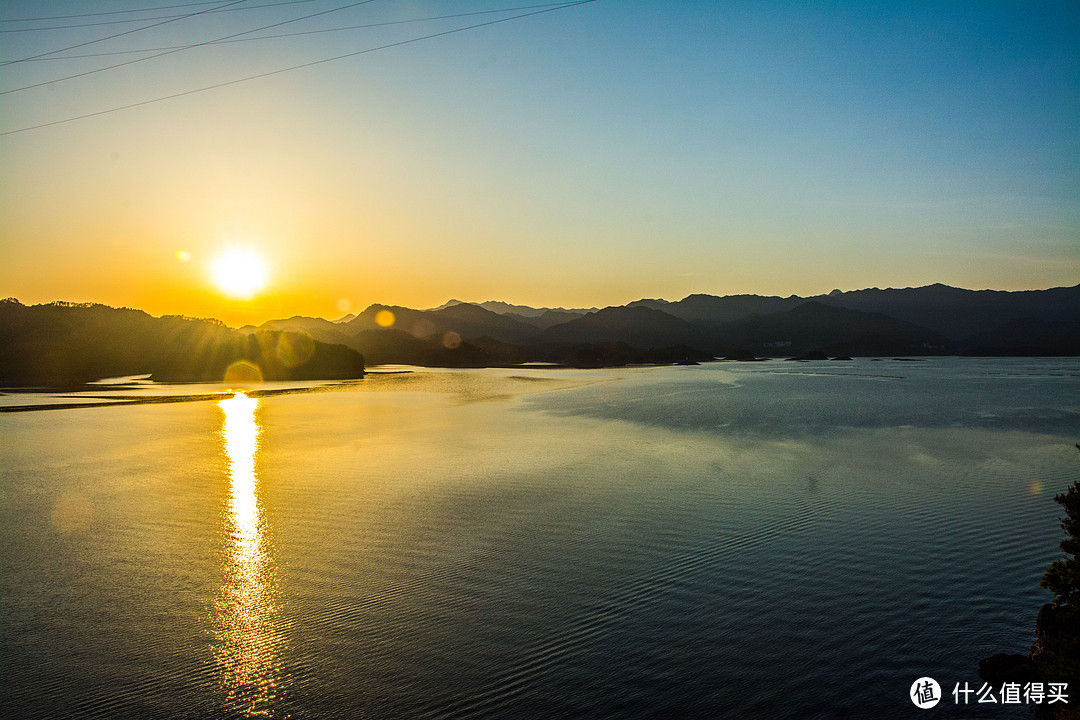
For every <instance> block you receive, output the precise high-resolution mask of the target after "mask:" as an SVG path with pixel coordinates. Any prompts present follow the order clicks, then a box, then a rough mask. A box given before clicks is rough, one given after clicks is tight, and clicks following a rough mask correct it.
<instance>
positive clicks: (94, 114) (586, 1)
mask: <svg viewBox="0 0 1080 720" xmlns="http://www.w3.org/2000/svg"><path fill="white" fill-rule="evenodd" d="M593 2H596V0H576V2H570V3H566V4H564V5H559V6H556V7H551V8H546V9H542V10H536V11H534V12H529V13H523V14H521V15H514V16H512V17H508V18H499V19H497V20H489V21H487V22H482V23H477V24H475V25H467V26H465V27H460V28H454V29H452V30H443V31H442V32H437V33H432V34H430V35H423V36H421V37H415V38H410V39H408V40H400V41H398V42H393V43H388V44H386V45H379V46H378V47H373V48H367V49H364V50H356V51H353V52H350V53H345V54H344V55H336V56H334V57H329V58H323V59H322V60H313V61H311V62H306V63H302V64H300V65H293V66H291V67H287V68H281V69H279V70H270V71H268V72H264V73H259V74H257V75H249V76H247V77H243V78H237V79H235V80H228V81H226V82H221V83H216V84H214V85H206V86H204V87H200V88H195V89H192V90H185V91H183V92H178V93H173V94H171V95H163V96H161V97H156V98H151V99H149V100H142V101H140V102H136V103H131V104H129V105H121V106H117V107H112V108H108V109H106V110H98V111H97V112H92V113H86V114H85V115H76V116H74V117H69V118H64V119H62V120H53V121H52V122H46V123H40V124H38V125H30V126H27V127H23V128H18V129H16V130H6V131H4V132H0V135H14V134H16V133H22V132H29V131H30V130H39V129H41V128H45V127H51V126H53V125H62V124H64V123H69V122H75V121H76V120H85V119H87V118H92V117H98V116H99V115H108V114H110V113H114V112H120V111H121V110H130V109H132V108H137V107H142V106H144V105H150V104H153V103H159V102H164V101H166V100H174V99H176V98H181V97H186V96H188V95H195V94H197V93H202V92H206V91H208V90H216V89H218V88H223V87H229V86H231V85H238V84H240V83H244V82H249V81H251V80H259V79H261V78H266V77H271V76H274V75H281V74H283V73H287V72H292V71H294V70H301V69H303V68H309V67H314V66H316V65H324V64H326V63H331V62H336V61H338V60H344V59H346V58H351V57H357V56H358V55H365V54H368V53H373V52H377V51H379V50H386V49H388V48H394V47H401V46H402V45H410V44H412V43H417V42H421V41H423V40H431V39H432V38H437V37H444V36H446V35H453V34H456V33H460V32H465V31H466V30H475V29H476V28H481V27H487V26H490V25H498V24H500V23H505V22H510V21H511V20H520V19H521V18H526V17H532V16H534V15H542V14H544V13H550V12H556V11H558V10H565V9H567V8H572V7H577V6H578V5H588V4H589V3H593Z"/></svg>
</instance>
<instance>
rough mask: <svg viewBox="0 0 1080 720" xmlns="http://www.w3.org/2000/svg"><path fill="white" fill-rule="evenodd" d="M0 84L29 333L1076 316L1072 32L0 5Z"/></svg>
mask: <svg viewBox="0 0 1080 720" xmlns="http://www.w3.org/2000/svg"><path fill="white" fill-rule="evenodd" d="M74 16H78V17H74ZM31 18H35V19H36V20H33V21H29V19H31ZM304 18H306V19H304ZM65 26H66V27H65ZM72 26H75V27H72ZM474 26H475V27H474ZM271 35H276V36H280V37H273V38H269V37H267V36H271ZM218 40H227V41H226V42H215V41H218ZM176 48H183V49H180V50H175V49H176ZM136 51H137V52H136ZM155 56H157V57H155ZM335 58H336V59H335ZM16 61H18V62H16ZM0 63H2V64H0V133H3V134H0V172H2V177H0V297H16V298H18V299H19V300H20V301H21V302H23V303H26V304H32V303H40V302H49V301H53V300H65V301H71V302H100V303H105V304H108V305H114V306H126V307H137V308H140V309H143V310H146V311H147V312H149V313H151V314H153V315H161V314H182V315H189V316H196V317H214V318H218V319H221V320H223V321H225V322H226V323H227V324H229V325H233V326H238V325H242V324H246V323H259V322H262V321H265V320H268V319H271V318H282V317H289V316H292V315H310V316H316V317H326V318H330V319H335V318H337V317H340V316H341V315H344V314H346V313H348V312H359V311H360V310H362V309H364V308H365V307H367V306H368V305H370V304H372V303H385V304H394V305H405V306H408V307H414V308H426V307H434V306H437V305H440V304H442V303H443V302H445V301H446V300H448V299H450V298H456V299H460V300H465V301H475V302H481V301H485V300H503V301H506V302H511V303H516V304H525V305H532V306H536V307H540V306H543V307H560V306H561V307H603V306H607V305H621V304H624V303H627V302H631V301H633V300H637V299H640V298H646V297H647V298H665V299H668V300H679V299H681V298H683V297H685V296H687V295H689V294H692V293H709V294H713V295H728V294H737V293H757V294H762V295H781V296H787V295H791V294H798V295H802V296H809V295H816V294H820V293H827V292H829V291H831V290H833V289H841V290H856V289H861V288H867V287H912V286H920V285H928V284H931V283H935V282H941V283H945V284H948V285H954V286H957V287H966V288H971V289H984V288H991V289H998V290H1026V289H1041V288H1048V287H1056V286H1063V285H1075V284H1077V283H1080V4H1078V3H1076V2H1074V1H1073V0H1062V1H1061V2H1038V1H1035V2H993V1H992V0H978V1H973V2H949V1H948V0H940V1H933V2H932V1H929V0H926V1H923V0H907V1H905V2H873V1H859V2H841V1H837V0H833V1H830V2H825V1H819V0H804V1H801V2H763V1H755V2H744V1H741V0H730V1H724V2H719V1H716V2H693V1H691V0H686V1H684V2H657V1H656V0H593V1H592V2H585V3H577V4H574V3H563V4H561V5H553V4H548V3H544V2H541V1H540V0H516V1H515V0H504V1H501V2H500V1H496V0H441V1H434V0H428V1H423V0H369V1H368V2H355V0H353V1H351V2H350V0H339V1H337V2H334V1H331V0H304V1H302V2H295V1H294V2H285V1H284V0H220V2H212V3H211V2H198V3H193V2H191V0H99V1H97V2H90V1H89V0H30V1H22V0H5V2H3V3H0ZM121 63H126V64H124V65H123V66H121V67H111V66H115V65H118V64H121ZM299 66H304V67H299ZM290 68H296V69H290ZM73 76H77V77H73ZM260 76H261V77H260ZM129 106H130V107H129ZM235 248H242V249H244V250H246V251H247V252H249V253H252V254H255V255H257V256H259V257H261V258H262V259H263V261H264V263H265V265H266V272H267V284H266V286H265V287H264V288H263V289H262V290H261V291H259V292H258V293H256V294H255V295H254V296H253V297H251V298H236V297H230V296H229V294H228V293H227V292H225V291H224V289H223V288H222V287H221V285H220V283H219V282H217V281H215V279H214V277H215V276H214V274H213V272H212V267H213V263H214V262H215V259H216V258H218V257H219V256H220V255H221V254H222V253H223V252H226V251H227V250H229V249H235Z"/></svg>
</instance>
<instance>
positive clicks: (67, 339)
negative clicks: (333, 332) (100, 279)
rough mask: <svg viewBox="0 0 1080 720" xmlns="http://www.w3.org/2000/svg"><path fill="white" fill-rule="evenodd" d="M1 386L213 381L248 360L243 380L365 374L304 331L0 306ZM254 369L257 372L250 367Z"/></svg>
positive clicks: (351, 356) (61, 307) (88, 307)
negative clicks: (245, 329)
mask: <svg viewBox="0 0 1080 720" xmlns="http://www.w3.org/2000/svg"><path fill="white" fill-rule="evenodd" d="M0 336H3V338H4V343H3V344H2V345H0V382H3V383H5V384H9V385H11V384H13V385H30V384H42V385H62V384H79V383H84V382H88V381H92V380H98V379H101V378H107V377H121V376H127V375H142V374H146V373H150V374H151V375H152V378H153V379H154V380H159V381H216V380H222V379H224V378H225V377H226V373H227V372H228V371H229V369H230V367H232V366H234V364H236V363H239V362H241V361H243V362H244V363H246V365H244V366H237V367H242V368H243V370H244V377H245V378H250V377H254V375H253V374H252V373H255V372H258V373H260V374H261V376H262V377H263V379H266V380H314V379H342V378H355V377H361V376H362V375H363V374H364V359H363V357H362V356H361V355H360V354H359V353H357V352H356V351H354V350H351V349H349V348H346V347H343V346H341V345H328V344H326V343H322V342H318V341H316V340H313V339H312V338H311V337H310V336H309V335H307V334H305V333H293V332H258V333H252V334H245V333H242V332H240V331H238V330H231V329H229V328H227V327H225V326H224V325H223V324H221V323H219V322H217V321H210V320H197V319H192V318H184V317H179V316H165V317H161V318H155V317H151V316H150V315H148V314H147V313H145V312H143V311H141V310H132V309H129V308H111V307H107V306H105V305H95V304H80V305H73V304H69V303H51V304H48V305H34V306H29V307H28V306H25V305H22V304H21V303H19V302H18V301H16V300H14V299H10V298H9V299H7V300H3V301H0ZM254 367H257V368H258V371H255V370H253V368H254Z"/></svg>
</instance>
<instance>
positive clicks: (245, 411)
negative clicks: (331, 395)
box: [214, 392, 284, 716]
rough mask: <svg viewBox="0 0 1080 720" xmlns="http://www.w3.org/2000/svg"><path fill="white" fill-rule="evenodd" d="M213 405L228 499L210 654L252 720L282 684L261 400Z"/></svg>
mask: <svg viewBox="0 0 1080 720" xmlns="http://www.w3.org/2000/svg"><path fill="white" fill-rule="evenodd" d="M218 406H219V407H220V408H221V409H222V411H224V413H225V422H224V426H223V427H222V431H221V437H222V440H223V442H224V446H225V455H226V457H227V458H228V461H229V486H230V494H229V504H228V510H227V512H226V514H225V518H224V530H225V538H226V544H225V548H224V552H223V555H222V558H223V574H224V577H223V582H222V586H221V590H220V591H219V592H218V596H217V598H216V600H215V602H214V611H215V616H214V657H215V660H216V661H217V665H218V669H219V671H220V673H221V683H222V685H223V687H224V688H225V690H226V691H227V693H228V699H229V702H230V704H232V705H233V706H234V708H235V709H237V710H240V711H242V712H245V713H246V714H247V715H249V716H267V715H269V714H270V712H271V710H272V704H273V701H274V698H275V697H276V696H277V693H278V691H279V689H280V686H281V682H282V675H281V663H280V660H279V655H280V652H281V649H282V647H283V645H284V636H283V634H282V632H281V629H280V627H279V625H278V623H277V622H276V617H275V616H276V613H277V606H276V600H277V597H276V596H277V586H276V582H275V578H274V563H273V558H272V556H271V552H270V551H271V548H270V544H269V540H268V538H267V526H266V521H265V518H264V516H263V513H262V509H261V508H260V505H259V492H258V490H259V487H258V485H259V483H258V475H256V473H255V457H256V455H257V453H258V450H259V424H258V422H257V420H256V418H255V410H256V408H257V407H258V406H259V401H258V399H256V398H249V397H248V396H247V395H245V394H244V393H242V392H241V393H237V394H236V395H235V396H234V397H232V398H229V399H227V400H222V401H221V402H219V403H218Z"/></svg>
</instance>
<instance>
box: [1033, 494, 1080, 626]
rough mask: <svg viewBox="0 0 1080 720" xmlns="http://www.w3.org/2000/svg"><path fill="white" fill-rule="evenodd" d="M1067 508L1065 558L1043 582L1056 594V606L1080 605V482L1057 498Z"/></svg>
mask: <svg viewBox="0 0 1080 720" xmlns="http://www.w3.org/2000/svg"><path fill="white" fill-rule="evenodd" d="M1054 501H1055V502H1057V503H1060V504H1061V506H1062V507H1064V508H1065V518H1064V519H1063V520H1062V521H1061V528H1062V529H1063V530H1064V531H1065V534H1066V535H1067V537H1066V538H1065V539H1064V540H1062V541H1061V549H1062V550H1063V551H1065V557H1063V558H1061V559H1060V560H1055V561H1054V562H1053V563H1052V564H1051V565H1050V567H1049V568H1047V570H1046V574H1045V575H1043V578H1042V582H1041V583H1039V584H1040V585H1042V586H1043V587H1044V588H1046V589H1047V590H1049V591H1050V592H1052V593H1054V599H1053V603H1052V604H1053V605H1054V607H1077V606H1080V558H1078V557H1077V555H1078V554H1080V481H1077V482H1074V483H1073V484H1072V487H1070V488H1069V489H1068V490H1067V491H1066V492H1064V493H1062V494H1061V495H1057V496H1055V497H1054Z"/></svg>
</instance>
